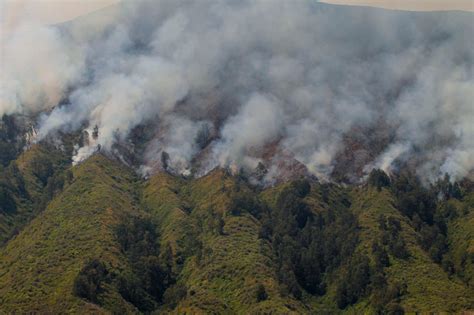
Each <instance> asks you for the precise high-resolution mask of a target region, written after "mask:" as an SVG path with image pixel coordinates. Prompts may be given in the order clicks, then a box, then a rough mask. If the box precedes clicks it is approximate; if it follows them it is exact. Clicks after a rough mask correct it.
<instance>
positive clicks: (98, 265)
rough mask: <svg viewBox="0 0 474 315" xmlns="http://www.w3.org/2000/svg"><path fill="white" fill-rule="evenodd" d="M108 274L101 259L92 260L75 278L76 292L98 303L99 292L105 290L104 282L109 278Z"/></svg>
mask: <svg viewBox="0 0 474 315" xmlns="http://www.w3.org/2000/svg"><path fill="white" fill-rule="evenodd" d="M108 274H109V273H108V271H107V268H106V267H105V265H104V264H103V263H102V262H101V261H99V260H97V259H93V260H91V261H90V262H88V263H87V264H86V265H85V266H84V268H82V270H81V271H80V272H79V275H78V276H77V277H76V279H75V280H74V286H73V291H74V294H75V295H76V296H78V297H81V298H84V299H87V300H89V301H91V302H93V303H97V302H98V297H99V294H100V293H102V292H103V287H102V283H103V282H105V281H107V280H108Z"/></svg>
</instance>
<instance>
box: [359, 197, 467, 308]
mask: <svg viewBox="0 0 474 315" xmlns="http://www.w3.org/2000/svg"><path fill="white" fill-rule="evenodd" d="M353 196H354V197H353V201H354V204H353V211H354V213H356V214H357V216H358V220H359V224H360V227H361V233H360V239H361V244H360V246H361V247H363V248H364V250H366V251H367V252H372V254H373V249H372V248H373V245H372V244H374V243H377V242H380V240H383V239H384V237H387V227H386V226H385V229H384V227H383V226H381V225H383V224H390V223H389V222H395V225H396V224H397V223H396V222H399V226H400V228H399V231H398V232H395V233H398V234H399V236H398V237H399V238H400V239H401V240H402V244H405V245H404V246H405V250H406V251H407V257H397V255H399V252H400V251H399V250H398V249H396V250H398V253H397V251H394V252H392V253H391V252H390V251H389V257H390V265H389V266H388V267H386V268H385V269H384V271H385V274H386V280H387V282H388V283H395V284H403V290H402V291H403V292H401V293H400V295H401V296H400V304H401V306H402V307H403V309H404V310H405V311H407V312H441V311H444V312H455V311H458V310H460V309H471V308H473V307H474V299H473V296H474V292H473V291H472V288H471V289H470V288H468V287H467V286H465V285H464V284H463V283H462V282H461V281H459V279H457V278H456V277H451V278H450V277H449V276H448V274H447V273H446V272H445V271H444V270H443V269H442V268H441V266H440V265H438V264H436V263H434V262H433V261H432V259H431V258H430V257H429V255H428V254H427V253H426V252H425V251H424V250H423V249H422V248H421V246H420V239H421V237H420V235H419V234H418V233H417V232H416V231H415V230H414V229H413V227H412V223H411V222H410V220H409V219H408V218H407V217H405V216H403V215H402V214H401V213H400V212H399V211H398V210H397V209H396V208H394V200H393V196H392V195H391V193H390V191H389V190H388V189H382V191H377V190H376V189H374V188H360V189H355V190H354V191H353ZM381 218H383V219H381ZM381 220H384V221H385V223H383V222H381ZM388 229H390V228H388ZM384 234H385V235H384ZM393 234H394V233H392V235H393ZM392 235H390V236H392Z"/></svg>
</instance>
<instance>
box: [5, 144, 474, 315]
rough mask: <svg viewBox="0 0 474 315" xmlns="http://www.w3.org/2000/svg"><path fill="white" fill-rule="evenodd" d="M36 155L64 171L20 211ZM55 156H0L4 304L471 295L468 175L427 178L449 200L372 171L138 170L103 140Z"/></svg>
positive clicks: (331, 306) (316, 302)
mask: <svg viewBox="0 0 474 315" xmlns="http://www.w3.org/2000/svg"><path fill="white" fill-rule="evenodd" d="M39 157H42V158H45V159H46V160H48V161H50V162H51V163H59V164H54V165H64V167H63V168H62V170H61V168H60V167H55V169H58V170H61V171H58V173H57V174H69V175H63V176H64V181H63V182H62V184H61V185H60V186H58V187H57V189H55V190H53V192H52V193H51V194H50V195H49V198H48V199H47V200H46V201H45V207H44V209H40V208H38V209H37V210H35V211H30V212H29V211H27V209H28V207H27V205H32V204H35V202H34V200H39V199H41V198H40V197H41V196H42V194H43V193H44V191H45V190H46V187H47V186H48V184H46V185H44V184H41V183H40V182H39V181H38V178H37V176H36V175H32V174H33V173H32V170H31V169H29V165H30V166H31V163H30V162H29V161H31V160H34V159H38V158H39ZM61 161H63V160H61V155H58V154H57V153H55V151H51V150H49V151H48V150H46V149H45V148H44V147H42V146H41V145H39V146H37V147H35V148H33V149H31V150H29V151H26V152H25V153H23V154H21V155H20V156H18V158H17V159H15V160H14V161H13V162H12V164H11V165H10V166H9V167H6V168H4V169H3V170H2V178H10V177H11V172H12V171H11V170H12V167H14V166H16V168H15V169H18V171H17V172H18V174H20V175H21V178H22V180H23V181H24V187H25V191H26V192H28V197H24V198H23V199H22V198H19V197H18V195H17V192H15V191H11V192H10V191H8V194H9V195H8V196H10V195H11V196H12V197H11V200H13V202H14V205H16V206H17V209H18V210H17V211H13V212H6V211H5V210H4V208H3V204H2V221H1V223H2V224H3V226H5V227H8V228H10V229H11V226H12V225H11V224H9V223H8V222H15V223H14V224H13V226H14V228H15V229H17V231H18V234H17V235H14V236H9V237H8V236H7V235H9V234H8V233H5V234H4V235H5V236H4V237H5V239H6V243H5V245H3V246H2V248H1V249H0V258H1V259H0V305H1V311H3V312H6V313H11V312H21V313H23V312H38V313H57V312H60V311H66V312H68V313H76V314H79V313H84V312H87V313H90V312H92V313H110V312H112V313H129V314H132V313H140V312H141V313H150V312H156V313H180V314H182V313H188V314H195V313H214V314H224V313H225V314H265V313H275V314H310V313H315V312H316V313H339V312H342V313H344V312H345V313H375V312H384V313H397V312H398V313H399V312H400V311H401V310H404V311H406V312H460V311H462V310H472V309H473V308H474V292H473V287H472V279H473V265H474V264H473V250H472V248H473V246H472V245H473V242H474V234H473V231H472V226H473V224H472V222H473V221H472V218H473V216H474V208H473V200H474V199H473V192H472V184H471V185H469V183H468V182H465V183H461V185H460V186H456V187H458V188H459V187H460V188H459V189H460V191H459V194H458V192H457V190H456V189H454V188H453V187H454V186H453V185H451V186H449V185H448V186H446V185H444V186H443V185H442V183H438V186H436V187H438V188H436V187H434V186H433V187H432V188H431V189H432V190H436V191H439V192H445V193H447V195H446V198H442V199H439V201H438V202H435V203H433V204H432V205H429V202H430V201H429V200H431V199H426V200H425V199H424V198H425V197H426V196H425V197H423V196H424V195H423V194H428V193H429V191H428V190H426V189H424V188H416V187H417V186H413V187H415V188H416V189H415V188H414V189H412V190H409V189H405V188H406V187H409V186H408V184H407V182H404V180H405V181H409V179H407V178H404V177H399V178H392V179H391V181H390V180H389V181H388V182H387V181H386V180H385V179H387V178H386V175H384V174H382V173H378V174H375V173H374V174H372V175H371V178H370V179H369V182H368V184H366V185H364V186H354V187H351V186H347V187H343V186H339V185H336V184H324V183H319V182H317V181H315V180H303V179H302V180H296V181H291V182H286V183H282V184H279V185H278V186H274V187H270V188H266V189H262V188H259V187H255V186H252V185H251V184H249V183H248V181H247V180H246V179H245V178H243V177H239V176H234V175H231V174H230V173H228V172H227V171H225V170H223V169H216V170H214V171H212V172H210V173H209V174H208V175H206V176H203V177H201V178H197V179H187V178H183V177H178V176H174V175H171V174H168V173H166V172H160V173H157V174H156V175H154V176H152V177H151V178H149V179H147V180H143V179H139V178H138V177H136V175H134V173H133V171H132V170H131V169H129V168H127V167H125V166H123V165H122V164H121V163H120V162H117V161H115V160H112V159H110V158H107V157H106V156H105V155H102V154H96V155H94V156H93V157H91V158H90V159H88V160H87V161H85V162H84V163H82V164H80V165H78V166H75V167H70V166H66V164H64V162H61ZM20 175H19V176H20ZM9 176H10V177H9ZM48 176H49V177H48V178H53V177H54V175H52V174H49V175H48ZM57 176H59V175H57ZM384 176H385V177H384ZM49 181H50V182H51V180H49ZM47 182H48V180H47ZM10 183H14V181H13V180H10ZM412 184H413V183H412ZM444 184H446V183H444ZM50 185H51V184H50ZM456 185H457V184H456ZM410 187H412V186H410ZM420 187H421V186H420ZM440 187H441V188H440ZM443 187H444V188H443ZM446 187H447V188H446ZM449 187H451V188H449ZM442 188H443V189H444V190H443V189H442ZM450 192H451V193H450ZM450 194H451V195H454V196H451V195H450ZM407 196H414V197H415V201H417V202H418V203H415V204H416V205H415V206H413V205H412V204H410V202H409V201H406V200H412V199H410V198H408V197H407ZM427 196H428V195H427ZM425 201H426V202H427V203H426V205H425V206H420V205H419V203H423V202H425ZM412 206H413V207H412ZM400 207H401V208H400ZM426 207H428V208H429V207H432V208H430V209H431V210H430V211H433V212H432V213H428V214H429V215H427V212H426V211H424V209H425V208H426ZM433 207H434V208H433ZM23 209H26V210H23ZM31 209H32V208H31ZM408 209H410V211H412V212H409V211H408ZM7 218H9V219H8V220H10V221H7ZM4 230H5V231H8V229H7V228H4ZM433 231H435V232H434V234H433ZM436 231H438V232H436ZM430 235H434V239H432V238H430ZM440 237H442V239H440ZM440 244H441V245H443V246H444V247H443V246H441V245H440ZM438 256H439V257H438Z"/></svg>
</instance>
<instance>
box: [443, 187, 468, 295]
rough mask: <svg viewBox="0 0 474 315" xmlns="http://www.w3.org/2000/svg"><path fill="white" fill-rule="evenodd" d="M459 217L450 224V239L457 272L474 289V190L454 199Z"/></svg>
mask: <svg viewBox="0 0 474 315" xmlns="http://www.w3.org/2000/svg"><path fill="white" fill-rule="evenodd" d="M452 203H453V204H454V206H455V207H456V208H457V210H458V211H457V212H458V217H457V218H456V219H455V220H453V221H452V222H451V224H449V225H448V241H449V246H450V249H451V255H452V257H453V264H454V268H455V271H456V273H459V274H460V275H461V276H462V278H463V280H464V281H465V282H466V283H467V284H468V285H469V287H471V288H473V289H474V192H471V193H470V194H468V195H467V196H465V197H464V198H463V201H462V202H459V201H457V200H453V201H452Z"/></svg>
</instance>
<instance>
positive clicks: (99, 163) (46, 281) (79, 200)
mask: <svg viewBox="0 0 474 315" xmlns="http://www.w3.org/2000/svg"><path fill="white" fill-rule="evenodd" d="M20 163H21V162H20ZM73 173H74V179H73V181H72V182H71V184H70V185H69V186H68V187H67V188H66V189H65V190H64V192H63V193H61V194H60V195H58V196H57V197H56V198H54V200H53V201H52V202H51V203H50V204H49V205H48V207H47V209H46V210H45V211H44V212H42V213H41V214H39V215H38V216H37V217H36V218H35V219H34V220H32V221H31V222H30V223H29V224H28V225H27V226H26V227H25V228H24V229H23V230H22V232H21V233H20V234H19V235H18V236H16V237H15V238H14V239H12V240H11V241H10V242H8V244H7V245H6V247H5V248H3V249H2V250H1V251H0V257H1V259H0V305H2V311H5V312H13V311H15V312H39V313H58V312H64V311H65V312H73V313H83V312H90V311H97V312H104V310H101V309H100V308H99V307H98V306H96V305H93V304H89V303H86V302H85V301H83V300H81V299H79V298H78V297H75V296H74V295H73V283H74V280H75V278H76V277H77V275H78V273H79V271H80V270H81V268H83V266H84V265H85V264H86V262H87V261H89V260H91V259H96V258H99V259H101V260H102V261H104V262H105V263H106V264H107V265H108V266H109V267H110V268H112V269H120V268H125V267H126V266H124V263H123V261H124V258H123V257H122V255H121V252H120V248H119V246H118V245H117V242H116V241H115V239H114V236H113V232H112V228H113V226H114V225H116V224H117V223H118V222H119V221H120V220H121V218H122V217H124V216H125V217H127V216H130V215H131V212H132V211H133V209H134V201H133V198H134V195H133V194H134V192H133V189H132V188H131V184H132V183H133V181H134V177H133V176H132V174H131V173H130V172H129V171H128V170H126V169H125V168H123V167H122V166H120V165H119V164H117V163H116V162H113V161H110V160H107V159H106V158H104V157H103V156H101V155H96V156H94V157H92V158H91V159H89V160H88V161H87V162H85V163H84V164H82V165H80V166H79V167H77V168H73ZM108 299H110V300H111V302H110V304H116V305H117V308H119V309H120V306H122V309H131V310H133V309H134V308H133V307H131V306H130V305H127V303H126V302H125V301H123V299H122V298H121V297H120V296H117V295H115V296H114V295H113V294H112V293H111V296H109V297H108ZM106 304H107V303H106Z"/></svg>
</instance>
